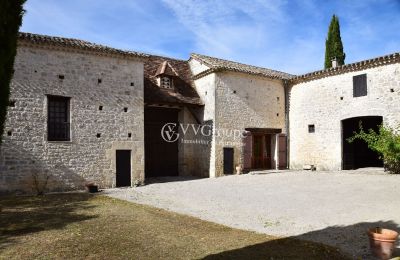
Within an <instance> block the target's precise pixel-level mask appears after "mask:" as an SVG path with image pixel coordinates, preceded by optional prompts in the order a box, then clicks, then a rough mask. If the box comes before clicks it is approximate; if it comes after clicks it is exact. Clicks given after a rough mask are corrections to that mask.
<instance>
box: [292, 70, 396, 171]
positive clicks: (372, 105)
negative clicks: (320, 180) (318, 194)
mask: <svg viewBox="0 0 400 260" xmlns="http://www.w3.org/2000/svg"><path fill="white" fill-rule="evenodd" d="M364 73H366V74H367V88H368V95H367V96H363V97H353V76H355V75H360V74H364ZM392 91H393V92H392ZM341 98H343V100H341ZM399 104H400V64H399V63H397V64H391V65H385V66H380V67H376V68H371V69H366V70H362V71H355V72H351V73H345V74H341V75H336V76H331V77H326V78H322V79H318V80H313V81H309V82H304V83H300V84H296V85H294V86H292V88H291V93H290V112H289V113H290V114H289V116H290V166H291V168H293V169H299V168H302V167H303V165H305V164H314V165H316V166H317V170H339V169H341V164H342V158H341V156H342V155H341V152H342V145H341V143H342V140H341V138H342V136H341V131H342V130H341V120H343V119H347V118H352V117H359V116H383V122H384V123H386V124H388V125H390V126H392V127H394V126H399V124H400V105H399ZM310 124H314V125H315V133H308V125H310Z"/></svg>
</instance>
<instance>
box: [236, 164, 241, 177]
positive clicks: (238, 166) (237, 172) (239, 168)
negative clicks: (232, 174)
mask: <svg viewBox="0 0 400 260" xmlns="http://www.w3.org/2000/svg"><path fill="white" fill-rule="evenodd" d="M241 173H242V165H240V164H239V165H236V174H237V175H239V174H241Z"/></svg>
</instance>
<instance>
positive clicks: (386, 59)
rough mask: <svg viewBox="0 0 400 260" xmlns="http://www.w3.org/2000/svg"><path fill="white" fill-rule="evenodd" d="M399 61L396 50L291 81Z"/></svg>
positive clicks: (301, 80) (304, 75)
mask: <svg viewBox="0 0 400 260" xmlns="http://www.w3.org/2000/svg"><path fill="white" fill-rule="evenodd" d="M398 62H400V53H399V52H396V53H393V54H388V55H385V56H380V57H377V58H373V59H368V60H363V61H358V62H354V63H349V64H345V65H342V66H338V67H336V68H329V69H324V70H318V71H314V72H310V73H306V74H303V75H299V76H296V77H294V78H292V79H291V82H292V83H294V84H296V83H301V82H306V81H311V80H315V79H320V78H324V77H329V76H334V75H338V74H343V73H346V72H352V71H359V70H365V69H369V68H374V67H379V66H383V65H388V64H393V63H398Z"/></svg>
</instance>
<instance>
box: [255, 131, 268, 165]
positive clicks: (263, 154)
mask: <svg viewBox="0 0 400 260" xmlns="http://www.w3.org/2000/svg"><path fill="white" fill-rule="evenodd" d="M271 159H272V154H271V135H269V134H258V135H253V158H252V168H253V169H271Z"/></svg>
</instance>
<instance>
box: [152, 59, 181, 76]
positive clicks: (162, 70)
mask: <svg viewBox="0 0 400 260" xmlns="http://www.w3.org/2000/svg"><path fill="white" fill-rule="evenodd" d="M159 75H168V76H172V77H178V73H177V72H176V71H175V69H174V68H173V67H172V66H171V64H169V62H168V61H164V62H163V63H161V65H160V66H159V67H158V69H157V71H156V74H155V76H159Z"/></svg>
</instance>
